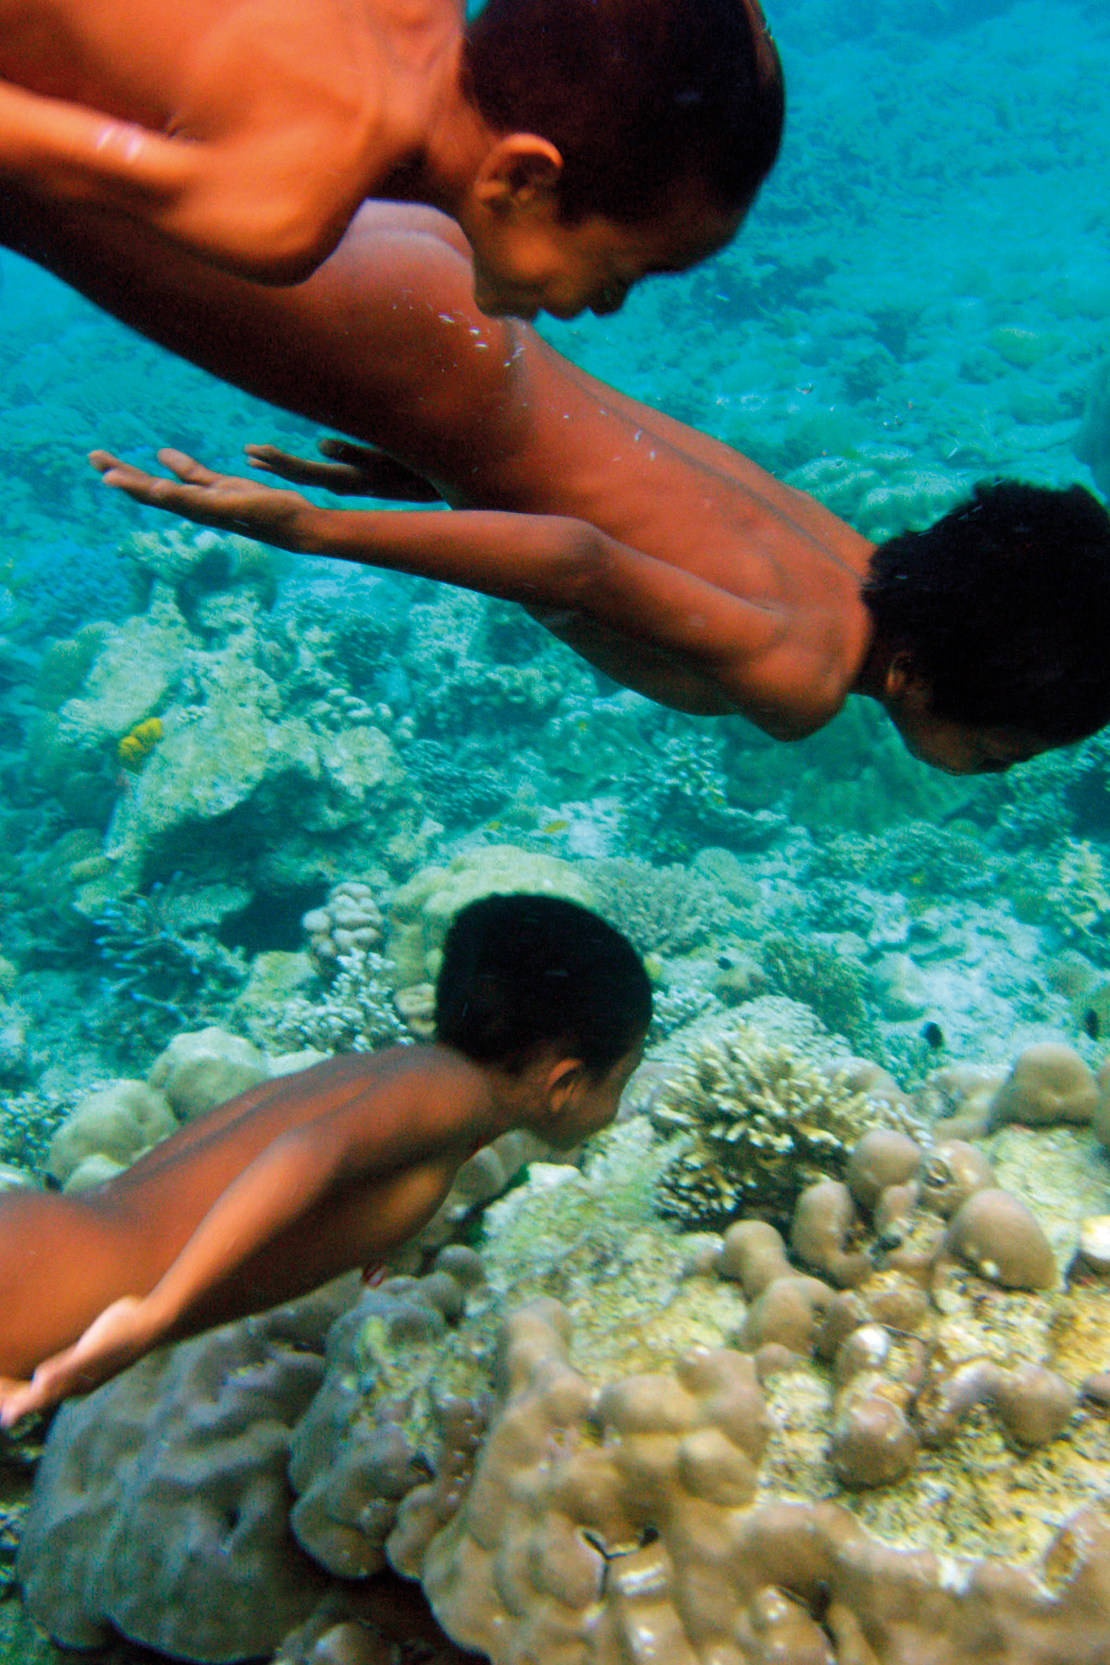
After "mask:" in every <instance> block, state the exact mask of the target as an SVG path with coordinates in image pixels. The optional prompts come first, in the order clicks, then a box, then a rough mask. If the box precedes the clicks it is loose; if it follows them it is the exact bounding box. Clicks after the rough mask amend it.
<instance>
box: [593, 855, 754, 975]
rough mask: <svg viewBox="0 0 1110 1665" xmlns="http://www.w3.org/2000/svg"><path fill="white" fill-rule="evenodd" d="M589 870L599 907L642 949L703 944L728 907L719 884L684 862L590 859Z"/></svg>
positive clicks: (684, 949)
mask: <svg viewBox="0 0 1110 1665" xmlns="http://www.w3.org/2000/svg"><path fill="white" fill-rule="evenodd" d="M585 871H586V874H587V877H588V880H589V884H590V888H591V889H592V890H593V893H594V895H595V897H596V898H597V910H598V912H599V913H601V914H603V915H604V916H605V918H607V919H610V920H612V922H613V924H614V925H616V926H617V927H618V928H619V929H620V930H622V931H623V932H624V933H625V935H626V936H628V937H630V938H631V940H632V941H633V942H634V943H635V945H636V947H637V948H638V949H639V950H640V952H641V953H642V954H649V953H661V954H667V953H669V954H683V953H688V952H689V951H690V950H691V949H693V948H697V947H700V946H701V945H702V944H703V943H705V942H706V941H707V940H708V939H709V938H710V937H711V936H712V935H713V932H714V930H715V929H716V928H718V927H719V923H720V919H721V915H722V914H723V913H724V912H725V906H726V905H725V900H724V897H723V896H722V895H721V892H720V891H719V890H718V889H717V886H716V885H714V884H711V883H710V881H709V880H708V879H704V878H702V877H700V875H698V874H697V873H693V872H690V871H689V870H688V869H686V868H685V867H682V866H681V865H680V864H678V863H674V864H672V865H671V866H669V867H652V866H651V865H650V863H648V862H646V861H620V860H617V861H588V862H586V863H585Z"/></svg>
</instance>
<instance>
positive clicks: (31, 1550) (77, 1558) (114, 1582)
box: [18, 1285, 350, 1662]
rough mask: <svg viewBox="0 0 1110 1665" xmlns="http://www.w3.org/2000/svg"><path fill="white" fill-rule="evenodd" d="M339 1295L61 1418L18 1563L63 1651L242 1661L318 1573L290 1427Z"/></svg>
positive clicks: (252, 1325) (180, 1352) (122, 1382)
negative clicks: (133, 1651) (113, 1650)
mask: <svg viewBox="0 0 1110 1665" xmlns="http://www.w3.org/2000/svg"><path fill="white" fill-rule="evenodd" d="M349 1299H350V1293H349V1290H348V1292H347V1293H343V1292H342V1286H338V1285H332V1286H329V1289H328V1290H325V1291H321V1292H320V1293H319V1294H318V1295H316V1296H312V1297H310V1298H309V1299H308V1300H306V1301H300V1302H296V1303H294V1304H292V1305H290V1306H288V1307H278V1308H275V1309H274V1311H273V1312H271V1313H267V1314H266V1315H265V1317H263V1318H252V1319H246V1320H245V1321H244V1322H243V1323H240V1324H229V1325H226V1326H225V1327H224V1328H223V1329H221V1330H216V1331H214V1332H213V1333H212V1334H210V1335H206V1336H201V1337H199V1338H198V1339H197V1340H195V1341H189V1342H184V1343H183V1344H182V1345H181V1346H179V1347H175V1348H166V1349H163V1350H162V1351H160V1352H158V1353H154V1354H151V1355H150V1357H148V1358H146V1359H143V1360H141V1361H140V1363H139V1364H137V1365H135V1366H133V1367H132V1369H130V1370H128V1371H127V1372H125V1374H124V1375H122V1376H119V1377H117V1378H116V1379H115V1380H114V1381H111V1382H108V1383H106V1384H105V1386H104V1387H102V1388H99V1389H98V1390H97V1391H96V1392H95V1393H92V1394H90V1395H89V1397H88V1398H87V1399H81V1400H75V1401H73V1402H71V1403H70V1404H69V1405H67V1406H66V1407H65V1408H64V1409H63V1410H62V1411H61V1413H60V1414H59V1415H58V1416H57V1417H56V1419H55V1421H54V1425H53V1427H52V1429H51V1434H50V1439H49V1441H48V1444H47V1449H46V1454H45V1456H44V1459H43V1463H42V1467H41V1469H40V1472H39V1475H38V1477H37V1480H36V1485H35V1492H34V1497H33V1500H32V1504H31V1509H30V1512H29V1514H28V1517H27V1523H26V1530H25V1534H24V1538H23V1543H22V1546H21V1549H20V1556H19V1568H18V1570H19V1575H20V1579H21V1582H22V1584H23V1589H24V1594H25V1598H26V1601H27V1605H28V1607H29V1608H30V1611H31V1613H32V1614H33V1616H34V1617H35V1619H37V1621H38V1622H39V1623H40V1624H41V1625H42V1626H43V1627H44V1628H45V1629H46V1630H48V1631H49V1632H50V1634H51V1636H52V1637H53V1638H54V1639H55V1641H57V1642H58V1643H59V1644H60V1645H62V1646H63V1647H69V1648H77V1649H87V1648H96V1647H100V1646H102V1645H103V1644H104V1643H106V1642H108V1641H110V1640H111V1637H112V1631H113V1629H115V1630H116V1631H119V1632H121V1633H122V1634H123V1635H124V1636H126V1637H128V1638H130V1639H131V1640H132V1641H135V1642H140V1643H142V1644H144V1645H145V1646H146V1647H151V1648H157V1649H159V1650H160V1651H161V1652H163V1653H167V1654H171V1655H175V1656H177V1657H178V1658H182V1659H189V1660H197V1661H212V1662H220V1661H231V1660H239V1659H252V1658H256V1657H258V1656H259V1655H262V1654H267V1653H269V1652H270V1651H271V1650H272V1649H273V1648H274V1647H276V1646H277V1644H278V1642H279V1641H280V1640H281V1638H282V1636H283V1635H284V1634H285V1632H286V1631H287V1630H289V1629H290V1628H291V1626H293V1625H294V1624H298V1623H300V1622H302V1621H303V1620H304V1619H306V1618H307V1617H308V1615H309V1614H310V1613H311V1612H312V1610H313V1609H314V1607H315V1606H316V1604H317V1602H318V1601H319V1600H320V1598H321V1596H322V1594H323V1593H324V1591H325V1590H326V1589H327V1579H326V1578H325V1576H324V1575H323V1574H322V1573H321V1572H320V1570H319V1568H317V1567H316V1566H315V1565H314V1564H313V1563H312V1562H311V1561H310V1560H309V1559H308V1558H307V1557H306V1556H304V1555H302V1554H301V1553H300V1551H299V1550H298V1549H297V1546H296V1544H295V1543H294V1542H293V1539H292V1538H291V1536H290V1534H289V1528H288V1511H289V1487H288V1482H287V1480H286V1477H285V1469H286V1464H287V1462H288V1457H289V1431H290V1427H291V1425H292V1424H293V1423H294V1422H295V1421H296V1420H297V1418H298V1417H299V1416H300V1415H301V1413H302V1412H303V1411H304V1410H305V1408H306V1406H307V1405H308V1403H309V1401H310V1400H311V1399H312V1397H313V1395H314V1394H315V1393H316V1390H317V1389H318V1387H319V1385H320V1380H321V1377H322V1374H323V1361H322V1359H321V1356H320V1350H321V1348H322V1345H323V1340H324V1336H325V1334H326V1332H327V1329H328V1327H329V1325H330V1323H331V1322H332V1320H333V1319H334V1318H335V1316H336V1313H337V1311H338V1310H339V1309H340V1308H341V1307H342V1306H343V1305H345V1304H346V1303H347V1301H349Z"/></svg>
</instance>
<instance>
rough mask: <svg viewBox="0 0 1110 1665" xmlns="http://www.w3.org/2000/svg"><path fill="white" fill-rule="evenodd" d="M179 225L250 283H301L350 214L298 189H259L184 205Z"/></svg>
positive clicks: (335, 240) (190, 239)
mask: <svg viewBox="0 0 1110 1665" xmlns="http://www.w3.org/2000/svg"><path fill="white" fill-rule="evenodd" d="M174 218H175V219H178V220H179V224H178V226H174V225H173V224H170V225H167V226H166V228H165V229H166V230H167V231H168V232H169V233H170V234H171V235H173V234H174V233H175V232H177V233H178V234H179V235H180V237H181V240H182V241H183V242H190V243H192V244H194V246H195V247H196V248H197V250H198V252H199V253H201V254H202V255H203V256H204V257H205V258H206V259H208V260H209V261H210V262H211V263H212V264H213V265H217V266H221V267H223V268H224V270H226V271H230V272H233V273H234V274H235V275H236V276H237V277H242V278H246V279H248V280H249V281H250V282H252V283H266V284H291V283H301V282H303V281H304V279H305V278H308V277H310V276H311V275H312V273H313V272H314V271H315V270H316V268H317V267H318V266H321V265H322V264H323V263H324V261H325V260H326V259H327V258H328V256H329V255H330V254H331V253H332V251H333V250H334V249H335V248H336V246H337V245H338V243H339V241H340V239H341V238H342V236H343V233H344V231H345V230H346V228H347V224H348V223H349V219H350V215H349V214H347V213H342V214H337V213H335V212H334V211H332V212H326V211H325V210H324V209H322V208H321V206H320V205H319V204H317V203H316V202H314V201H313V200H312V199H311V198H308V197H306V196H304V195H302V194H300V193H290V192H287V191H280V192H279V191H271V192H266V191H265V190H263V189H262V188H261V187H260V188H259V189H258V190H257V191H252V192H250V194H249V196H247V195H246V194H244V193H239V194H237V195H223V196H218V197H217V198H216V199H215V201H212V200H211V199H210V201H209V203H208V205H207V206H206V205H204V204H203V203H201V202H196V203H195V204H194V206H193V208H192V210H191V211H190V210H189V208H188V207H187V206H186V205H184V204H183V205H182V212H181V213H180V215H179V216H177V215H175V216H174Z"/></svg>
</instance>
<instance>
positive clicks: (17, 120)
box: [0, 81, 195, 212]
mask: <svg viewBox="0 0 1110 1665" xmlns="http://www.w3.org/2000/svg"><path fill="white" fill-rule="evenodd" d="M193 148H195V147H193V146H190V145H189V143H188V141H185V140H181V139H167V138H164V137H162V136H161V135H160V134H157V133H153V132H150V131H149V130H148V129H147V128H144V127H138V126H136V125H135V123H133V122H127V121H118V120H116V118H115V117H114V116H108V115H105V114H104V113H103V112H102V111H99V110H89V109H86V108H85V106H84V105H81V104H69V103H66V102H65V100H63V99H59V98H47V97H44V96H43V95H42V94H40V93H33V92H28V91H27V90H26V89H25V88H23V87H17V86H13V85H12V84H11V83H10V82H7V81H4V82H0V175H6V176H8V177H9V178H12V179H18V180H19V181H20V182H21V183H22V184H24V185H26V186H28V187H30V188H31V189H33V190H34V191H36V192H37V193H38V194H41V195H43V196H46V197H65V198H70V199H73V198H76V199H80V200H82V201H89V202H95V203H97V204H98V205H100V206H102V207H109V208H116V209H120V210H122V211H123V212H127V211H129V210H134V209H136V208H139V207H141V206H143V205H146V206H148V207H149V206H151V205H157V204H160V203H163V202H165V201H166V199H168V198H172V197H173V196H174V195H176V194H177V193H178V192H179V191H180V190H181V189H182V188H183V186H185V185H186V184H187V183H188V179H189V171H190V158H189V152H190V150H191V149H193Z"/></svg>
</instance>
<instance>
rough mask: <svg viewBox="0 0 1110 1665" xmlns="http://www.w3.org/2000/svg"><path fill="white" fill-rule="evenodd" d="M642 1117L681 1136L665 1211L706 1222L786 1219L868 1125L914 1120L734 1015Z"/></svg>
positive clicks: (666, 1182)
mask: <svg viewBox="0 0 1110 1665" xmlns="http://www.w3.org/2000/svg"><path fill="white" fill-rule="evenodd" d="M649 1115H650V1117H651V1120H652V1123H653V1125H654V1126H655V1127H656V1128H657V1129H659V1130H660V1131H662V1132H664V1133H667V1134H670V1135H675V1134H677V1135H679V1136H680V1138H681V1139H682V1141H683V1144H682V1147H681V1154H679V1155H677V1156H676V1160H675V1162H674V1163H673V1165H672V1166H671V1168H670V1169H669V1171H668V1173H667V1174H666V1176H665V1177H664V1179H663V1181H662V1185H663V1192H662V1196H663V1207H664V1211H665V1212H666V1213H668V1214H670V1215H671V1216H673V1217H674V1218H676V1219H680V1220H682V1221H683V1222H684V1223H686V1224H689V1225H693V1224H697V1225H702V1226H712V1227H719V1226H722V1225H724V1224H727V1222H728V1221H729V1220H731V1219H733V1218H734V1217H735V1216H736V1215H737V1214H738V1213H740V1212H741V1211H743V1210H745V1209H751V1208H757V1209H758V1210H759V1211H760V1212H761V1213H763V1214H765V1215H766V1216H769V1217H771V1218H782V1217H783V1216H784V1215H787V1216H788V1215H789V1213H790V1211H791V1209H792V1206H793V1203H794V1201H795V1199H796V1198H797V1196H798V1195H799V1194H800V1192H801V1191H802V1190H803V1189H804V1188H805V1187H806V1186H807V1185H808V1184H810V1183H811V1182H812V1181H813V1180H814V1179H815V1178H816V1177H821V1178H825V1177H836V1176H838V1175H839V1174H840V1172H841V1171H842V1169H843V1166H844V1164H845V1162H846V1161H847V1158H848V1153H849V1151H850V1149H851V1148H852V1146H853V1145H854V1144H855V1143H856V1141H857V1140H858V1139H859V1137H860V1136H861V1134H862V1133H864V1132H865V1131H866V1130H867V1128H868V1127H869V1126H872V1125H874V1124H875V1123H877V1122H879V1123H881V1122H886V1123H887V1124H888V1125H890V1126H895V1127H903V1128H904V1127H907V1126H912V1118H911V1117H909V1116H908V1115H906V1114H905V1113H904V1112H901V1111H899V1110H898V1109H897V1108H894V1107H892V1105H891V1104H890V1102H889V1101H880V1100H878V1099H872V1098H871V1097H870V1096H869V1094H868V1093H867V1092H866V1091H852V1090H851V1089H850V1088H849V1087H847V1086H846V1085H844V1084H843V1082H842V1081H840V1080H838V1079H837V1078H836V1076H835V1075H834V1074H833V1073H832V1072H828V1073H824V1072H822V1071H820V1070H819V1069H815V1068H813V1067H812V1065H810V1064H809V1063H808V1062H807V1061H806V1060H805V1058H803V1057H802V1055H801V1054H800V1053H798V1052H797V1051H795V1050H794V1049H793V1048H791V1047H788V1046H775V1045H768V1044H766V1043H765V1042H764V1041H763V1040H762V1039H761V1038H760V1036H759V1035H758V1034H757V1033H755V1032H754V1031H753V1030H751V1029H749V1028H748V1027H747V1026H746V1025H745V1024H743V1023H738V1022H736V1021H735V1020H733V1021H732V1022H731V1023H730V1024H727V1025H721V1026H720V1027H719V1028H718V1030H717V1032H716V1034H714V1035H713V1036H712V1037H711V1038H709V1039H707V1040H705V1041H704V1042H702V1043H701V1044H699V1045H697V1046H696V1047H695V1048H694V1049H693V1052H692V1056H691V1058H690V1060H689V1062H688V1063H687V1064H686V1065H685V1066H684V1067H683V1068H682V1069H681V1070H680V1071H679V1072H677V1073H676V1075H675V1076H674V1078H673V1079H672V1080H670V1081H667V1082H665V1083H664V1084H663V1085H662V1086H661V1087H660V1088H659V1089H658V1091H657V1092H656V1094H655V1095H654V1098H653V1100H652V1102H651V1105H650V1107H649Z"/></svg>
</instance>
